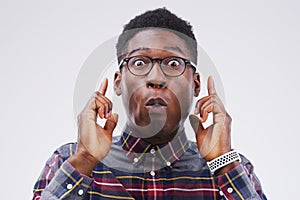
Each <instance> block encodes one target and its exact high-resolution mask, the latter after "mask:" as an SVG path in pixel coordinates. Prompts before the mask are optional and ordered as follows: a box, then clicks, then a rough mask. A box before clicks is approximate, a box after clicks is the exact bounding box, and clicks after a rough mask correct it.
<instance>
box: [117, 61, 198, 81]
mask: <svg viewBox="0 0 300 200" xmlns="http://www.w3.org/2000/svg"><path fill="white" fill-rule="evenodd" d="M155 61H157V62H158V63H159V66H160V69H161V70H162V72H163V73H164V75H165V76H169V77H176V76H180V75H182V74H183V73H184V71H185V69H186V67H187V66H188V65H189V66H191V67H192V68H193V69H194V71H196V67H195V66H196V65H195V64H193V63H192V61H190V60H187V59H185V58H180V57H176V56H171V57H166V58H151V57H148V56H132V57H128V58H124V59H123V60H121V62H120V65H119V69H120V70H121V67H122V66H123V64H124V63H126V64H127V67H128V70H129V71H130V72H131V73H132V74H133V75H135V76H146V75H148V74H149V73H150V71H151V70H152V68H153V66H154V62H155Z"/></svg>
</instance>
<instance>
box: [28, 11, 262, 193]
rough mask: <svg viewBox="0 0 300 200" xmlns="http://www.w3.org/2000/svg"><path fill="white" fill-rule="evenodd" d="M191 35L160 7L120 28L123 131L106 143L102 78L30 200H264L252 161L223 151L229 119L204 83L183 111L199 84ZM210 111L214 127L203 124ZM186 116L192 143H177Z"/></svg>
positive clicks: (117, 82) (107, 109)
mask: <svg viewBox="0 0 300 200" xmlns="http://www.w3.org/2000/svg"><path fill="white" fill-rule="evenodd" d="M191 29H192V27H191V26H190V25H189V24H188V23H187V22H186V21H183V20H182V19H180V18H178V17H177V16H176V15H174V14H172V13H170V12H169V11H168V10H166V9H164V8H163V9H156V10H153V11H148V12H146V13H144V14H142V15H140V16H136V17H135V18H134V19H132V20H131V21H130V22H129V23H128V24H127V25H126V26H125V27H124V30H123V32H122V34H121V35H120V37H119V40H118V43H117V54H118V61H119V71H117V72H116V73H115V77H114V83H113V86H114V91H115V93H116V94H117V95H119V96H121V97H122V101H123V104H124V108H125V111H126V114H127V118H128V120H127V122H126V127H125V128H124V132H123V133H122V135H121V136H120V137H117V138H112V132H113V130H114V129H115V127H116V124H117V123H118V115H117V114H116V113H112V110H113V104H112V102H111V101H110V99H108V98H107V97H106V96H105V94H106V90H107V87H108V80H107V79H105V80H104V81H103V82H102V84H101V86H100V89H99V91H96V92H95V93H94V94H93V95H92V97H91V98H90V100H89V101H88V102H87V104H86V106H85V108H84V109H83V111H82V112H81V113H80V115H79V117H78V142H77V143H71V144H67V145H64V146H62V147H60V148H59V149H57V150H56V151H55V152H54V154H53V155H52V157H51V158H50V159H49V160H48V161H47V164H46V166H45V168H44V169H43V172H42V174H41V176H40V178H39V180H38V181H37V182H36V184H35V187H34V197H33V199H266V198H265V196H264V194H263V192H262V189H261V186H260V183H259V181H258V179H257V177H256V176H255V174H254V173H253V166H252V165H251V163H250V162H249V161H248V160H247V159H246V158H244V157H242V158H240V155H239V154H238V153H236V151H232V147H231V143H230V141H231V139H230V138H231V136H230V126H231V117H230V116H229V115H228V113H227V111H226V110H225V108H224V105H223V103H222V102H221V100H220V98H219V97H218V95H217V92H216V90H215V87H214V81H213V78H212V77H209V78H208V83H207V90H208V96H206V97H203V98H201V99H199V100H198V101H197V103H196V106H195V108H193V109H194V115H190V110H191V109H192V102H193V99H194V97H198V95H199V92H200V84H201V83H200V76H199V73H197V71H196V65H195V64H194V63H197V43H196V40H195V36H194V34H193V32H192V30H191ZM209 113H212V114H213V124H212V125H211V126H209V127H207V128H204V127H203V123H204V122H205V121H206V120H207V118H208V115H209ZM197 115H200V119H199V118H198V116H197ZM97 117H100V118H102V119H106V123H105V125H104V126H103V127H102V126H100V125H98V124H97ZM188 117H189V120H190V122H191V125H192V127H193V129H194V131H195V134H196V140H197V142H196V143H194V142H189V141H188V140H187V138H186V134H185V129H184V122H185V120H186V119H187V118H188Z"/></svg>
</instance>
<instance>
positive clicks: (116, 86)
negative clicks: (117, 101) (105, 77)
mask: <svg viewBox="0 0 300 200" xmlns="http://www.w3.org/2000/svg"><path fill="white" fill-rule="evenodd" d="M121 80H122V73H121V72H119V71H117V72H116V73H115V78H114V91H115V93H116V95H118V96H120V95H121V93H122V89H121Z"/></svg>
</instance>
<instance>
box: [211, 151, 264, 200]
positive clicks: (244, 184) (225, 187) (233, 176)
mask: <svg viewBox="0 0 300 200" xmlns="http://www.w3.org/2000/svg"><path fill="white" fill-rule="evenodd" d="M241 157H242V156H241ZM242 158H243V162H242V163H241V164H240V165H238V166H236V167H235V168H234V169H232V170H230V171H229V172H227V173H225V174H224V175H220V176H216V177H215V182H216V184H217V185H218V186H219V189H220V194H221V195H222V196H225V197H226V198H227V199H229V200H238V199H241V200H257V199H262V200H266V199H267V198H266V196H265V195H264V193H263V191H262V187H261V184H260V181H259V180H258V178H257V176H256V175H255V174H254V171H253V165H252V164H251V163H250V162H249V161H248V160H246V159H245V158H244V157H242ZM245 160H246V161H245Z"/></svg>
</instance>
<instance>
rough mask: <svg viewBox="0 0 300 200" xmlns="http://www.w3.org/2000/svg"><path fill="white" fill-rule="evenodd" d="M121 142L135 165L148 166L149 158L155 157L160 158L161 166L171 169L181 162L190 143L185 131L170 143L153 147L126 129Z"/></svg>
mask: <svg viewBox="0 0 300 200" xmlns="http://www.w3.org/2000/svg"><path fill="white" fill-rule="evenodd" d="M120 142H121V146H122V148H123V150H124V154H125V155H126V156H127V157H128V159H129V160H130V161H131V162H132V164H133V165H139V164H141V163H144V164H146V163H145V162H147V158H153V157H155V158H158V159H157V160H158V162H160V165H162V166H168V167H171V166H172V164H173V163H174V162H176V161H177V160H180V157H181V156H182V155H183V154H184V153H185V152H186V151H187V149H188V148H189V142H188V140H187V137H186V134H185V132H184V131H181V132H178V133H177V134H176V135H175V136H174V138H173V139H172V140H171V141H170V142H168V143H165V144H159V145H152V144H151V143H149V142H147V141H145V140H143V139H142V138H139V137H135V136H133V135H132V132H131V131H130V130H129V129H126V130H125V131H124V132H123V135H122V136H121V139H120ZM148 160H149V159H148Z"/></svg>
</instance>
